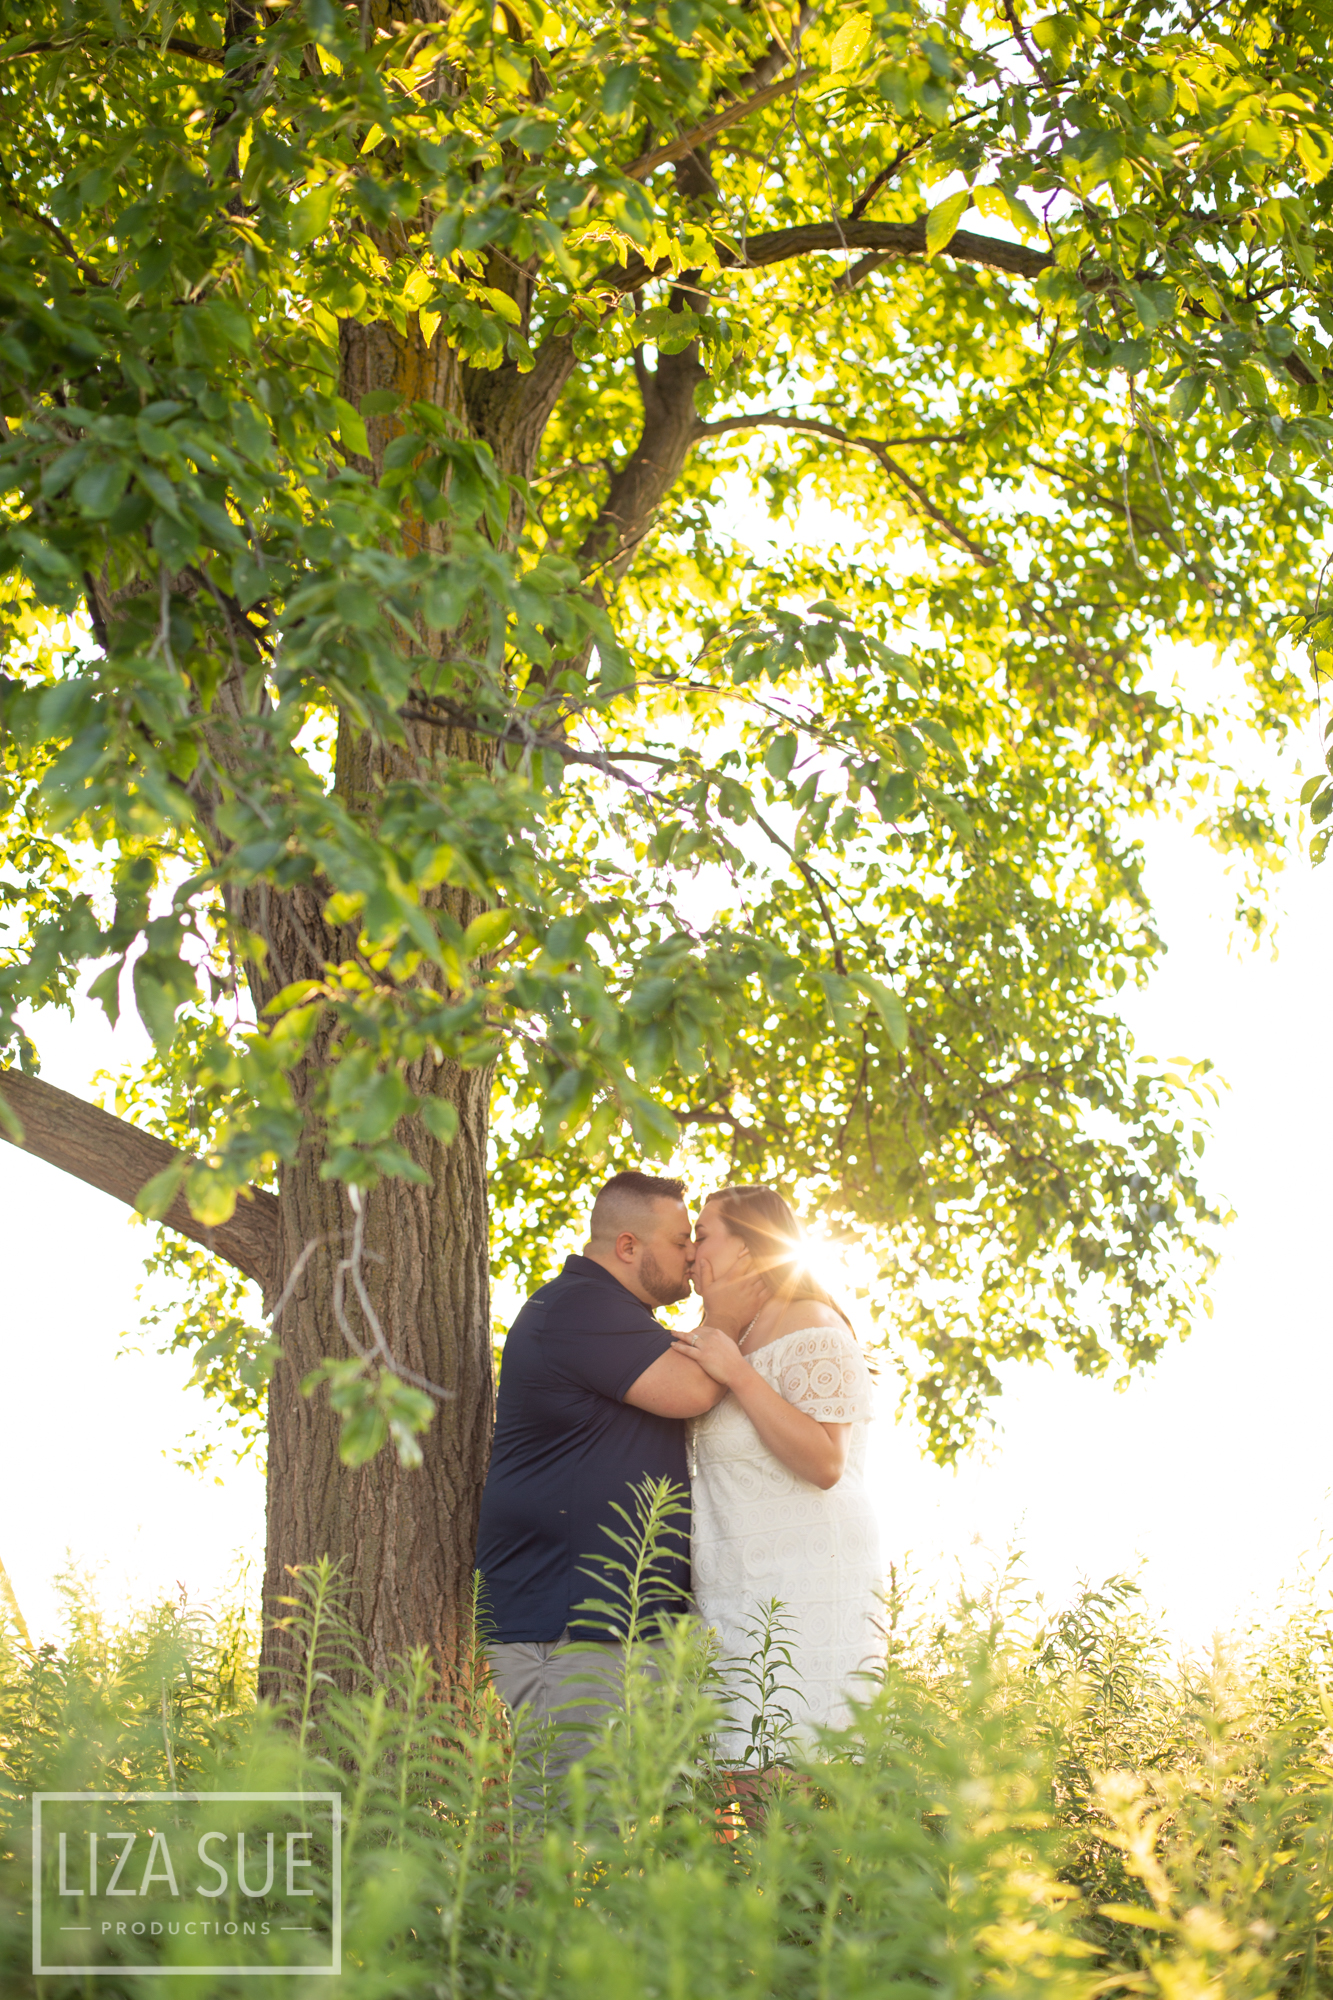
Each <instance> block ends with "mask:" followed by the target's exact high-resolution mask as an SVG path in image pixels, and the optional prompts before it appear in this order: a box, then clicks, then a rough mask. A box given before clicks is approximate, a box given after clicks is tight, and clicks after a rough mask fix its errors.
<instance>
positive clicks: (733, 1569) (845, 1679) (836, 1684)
mask: <svg viewBox="0 0 1333 2000" xmlns="http://www.w3.org/2000/svg"><path fill="white" fill-rule="evenodd" d="M749 1359H750V1362H751V1364H752V1366H753V1367H754V1368H755V1370H756V1371H757V1372H758V1373H759V1374H760V1375H762V1376H763V1378H764V1380H765V1381H767V1382H769V1383H771V1385H772V1386H773V1388H775V1389H776V1390H777V1391H778V1394H779V1395H780V1396H782V1397H783V1398H784V1400H785V1401H787V1402H789V1403H791V1404H793V1405H794V1406H795V1407H796V1408H797V1409H799V1410H802V1411H804V1412H805V1414H806V1415H807V1416H811V1417H813V1418H814V1419H815V1420H816V1422H818V1423H825V1424H850V1425H851V1426H852V1434H851V1439H850V1446H849V1450H848V1454H847V1469H846V1471H845V1472H844V1473H843V1476H842V1478H841V1479H840V1480H839V1481H838V1483H837V1485H836V1486H834V1487H831V1488H830V1489H829V1490H828V1491H825V1490H824V1489H823V1488H821V1487H818V1486H813V1485H811V1483H810V1482H809V1481H808V1480H805V1479H801V1478H799V1477H798V1475H797V1474H796V1473H794V1472H789V1471H788V1469H787V1467H786V1466H785V1465H783V1463H782V1461H781V1459H779V1458H776V1457H775V1456H774V1455H773V1453H772V1452H771V1451H769V1449H768V1447H767V1445H765V1444H764V1443H763V1442H762V1440H761V1439H760V1437H759V1434H758V1432H757V1431H756V1430H755V1428H754V1425H753V1424H752V1423H751V1422H750V1419H749V1418H748V1417H747V1416H746V1414H745V1412H744V1410H742V1408H741V1407H740V1405H739V1403H737V1401H736V1400H735V1398H734V1397H733V1396H724V1397H723V1399H722V1401H721V1402H720V1403H719V1404H718V1405H717V1407H716V1408H715V1409H712V1410H710V1411H709V1412H708V1414H707V1415H706V1416H703V1417H699V1418H696V1419H695V1420H694V1422H693V1423H691V1425H690V1435H689V1449H690V1480H691V1486H692V1489H693V1496H694V1535H693V1545H692V1560H693V1569H694V1592H695V1598H696V1600H697V1602H698V1606H699V1613H700V1616H701V1617H702V1619H703V1620H704V1623H705V1624H707V1625H711V1626H712V1627H713V1628H714V1630H715V1631H716V1632H717V1635H718V1637H719V1639H720V1641H721V1643H722V1647H723V1650H724V1652H725V1653H726V1654H727V1655H728V1656H729V1658H730V1659H732V1660H738V1661H739V1662H740V1663H741V1664H742V1665H744V1664H745V1663H746V1662H747V1661H748V1660H749V1658H750V1656H751V1654H752V1653H753V1652H754V1650H755V1638H754V1628H755V1626H756V1625H757V1624H758V1622H759V1620H760V1618H761V1617H762V1615H763V1613H764V1611H765V1610H766V1608H767V1606H768V1604H769V1603H770V1601H771V1600H772V1599H773V1598H777V1599H779V1600H780V1602H781V1605H782V1615H783V1617H784V1618H785V1620H786V1621H787V1629H786V1630H785V1631H784V1632H781V1633H780V1635H779V1637H780V1640H781V1643H783V1644H784V1645H786V1647H787V1648H788V1650H789V1652H790V1655H791V1660H792V1666H793V1669H794V1671H793V1673H792V1674H791V1675H790V1676H784V1678H789V1679H790V1680H791V1681H792V1682H793V1683H794V1686H793V1687H792V1688H791V1689H790V1690H787V1691H784V1692H783V1693H782V1694H781V1695H780V1696H779V1700H780V1701H781V1703H782V1705H783V1706H785V1707H787V1708H788V1709H790V1711H791V1714H792V1717H793V1720H794V1722H795V1724H796V1726H797V1733H798V1735H799V1736H800V1737H802V1738H803V1739H804V1740H806V1741H808V1740H809V1739H810V1736H811V1734H812V1727H813V1726H814V1725H818V1724H824V1725H827V1726H829V1727H833V1728H836V1727H839V1726H840V1725H841V1724H843V1723H845V1722H846V1721H847V1719H848V1709H847V1700H846V1697H847V1693H848V1690H849V1686H850V1690H851V1692H852V1693H856V1692H857V1685H856V1680H855V1676H856V1675H857V1673H858V1672H859V1671H861V1670H863V1669H865V1668H867V1667H872V1666H873V1665H874V1663H875V1660H876V1659H877V1658H878V1656H879V1655H880V1653H881V1652H882V1650H883V1647H882V1641H881V1639H880V1634H879V1629H878V1624H877V1612H878V1598H877V1592H878V1589H879V1586H880V1580H881V1579H880V1560H879V1536H878V1530H877V1524H876V1521H875V1516H874V1513H873V1511H872V1509H871V1506H870V1499H869V1495H868V1494H867V1493H866V1490H865V1457H866V1426H867V1424H868V1422H869V1421H870V1418H871V1415H872V1409H873V1398H872V1385H871V1380H870V1371H869V1369H868V1368H867V1367H866V1363H865V1358H864V1356H863V1355H862V1353H861V1350H860V1348H859V1347H858V1346H857V1344H856V1342H855V1340H854V1339H853V1338H852V1336H851V1334H850V1333H848V1332H846V1331H844V1330H843V1329H842V1328H840V1327H829V1326H814V1327H805V1328H802V1329H799V1330H797V1331H796V1332H793V1333H789V1334H785V1335H783V1337H782V1338H781V1339H780V1340H775V1341H771V1342H770V1343H769V1344H768V1345H767V1346H766V1347H761V1348H759V1349H758V1350H757V1351H756V1352H755V1353H754V1354H752V1355H751V1356H750V1357H749ZM743 1707H744V1704H743V1703H742V1704H740V1706H739V1708H738V1715H740V1711H741V1709H743ZM740 1719H741V1720H742V1721H744V1722H746V1723H748V1716H743V1715H741V1717H740ZM745 1740H746V1732H745V1730H742V1731H741V1732H739V1733H738V1734H732V1735H731V1736H730V1737H727V1736H724V1741H723V1748H724V1751H726V1752H729V1753H733V1754H734V1753H738V1752H739V1750H740V1749H741V1748H742V1747H743V1744H744V1742H745Z"/></svg>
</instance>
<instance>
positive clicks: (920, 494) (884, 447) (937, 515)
mask: <svg viewBox="0 0 1333 2000" xmlns="http://www.w3.org/2000/svg"><path fill="white" fill-rule="evenodd" d="M747 424H765V425H771V426H774V427H776V428H778V429H781V430H789V431H798V432H805V433H807V434H808V435H810V436H812V437H823V438H832V440H833V441H834V443H835V444H847V445H854V446H856V447H857V449H858V450H860V451H868V452H869V453H870V454H871V456H872V457H873V458H876V459H878V461H879V463H880V465H881V466H882V467H883V469H884V471H885V472H887V473H888V474H889V477H890V478H891V479H896V480H897V481H898V483H899V485H901V486H905V487H906V488H907V491H908V492H909V493H910V494H911V495H912V498H913V499H914V500H915V501H916V503H917V506H918V507H919V508H920V509H921V512H922V513H923V514H926V515H928V516H929V517H930V519H931V520H932V521H933V522H934V523H935V525H936V527H937V528H940V529H941V530H942V531H943V532H944V533H945V534H946V535H947V536H948V537H949V539H950V541H951V542H954V543H955V544H956V545H957V546H958V547H959V548H960V549H966V551H967V553H968V554H969V555H970V556H975V557H976V560H977V561H978V562H983V563H986V564H987V565H990V564H992V563H994V562H995V560H996V558H995V557H994V556H993V555H991V553H990V551H989V550H988V549H984V548H983V547H982V546H981V544H980V542H974V541H973V539H972V537H971V536H970V535H969V534H968V533H967V531H966V530H965V529H963V528H960V527H959V526H958V525H957V523H956V522H954V521H951V520H950V519H949V516H948V515H947V514H946V513H944V512H943V510H942V509H941V508H939V507H937V506H936V505H935V502H934V501H933V500H932V499H931V497H930V495H929V494H928V493H927V492H926V489H925V488H924V486H922V485H921V484H920V482H919V481H918V480H915V479H913V477H912V475H911V473H910V472H907V471H905V470H904V469H903V467H902V466H901V465H899V463H898V461H897V459H896V458H891V457H890V456H889V449H888V448H889V445H890V444H898V443H902V444H910V443H914V442H916V440H914V439H910V438H902V439H897V438H869V437H856V436H854V435H853V433H852V432H851V431H843V430H839V429H838V427H837V425H836V424H826V423H822V422H820V421H819V420H818V419H817V418H815V417H787V416H782V415H780V414H779V413H778V412H777V411H764V412H762V413H761V414H760V415H759V416H757V417H724V418H722V419H720V421H719V423H718V425H717V427H716V430H717V431H720V430H743V429H744V428H745V426H746V425H747ZM711 428H712V427H711V426H709V425H703V426H701V434H702V435H705V436H707V435H708V434H709V431H710V429H711ZM714 435H716V431H714Z"/></svg>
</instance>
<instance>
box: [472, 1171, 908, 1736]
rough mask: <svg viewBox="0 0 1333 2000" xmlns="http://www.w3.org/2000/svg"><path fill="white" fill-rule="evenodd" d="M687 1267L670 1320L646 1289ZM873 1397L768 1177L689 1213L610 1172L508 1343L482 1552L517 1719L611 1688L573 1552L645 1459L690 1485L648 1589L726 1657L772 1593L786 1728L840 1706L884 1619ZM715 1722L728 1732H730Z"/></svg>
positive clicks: (647, 1179)
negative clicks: (683, 1523)
mask: <svg viewBox="0 0 1333 2000" xmlns="http://www.w3.org/2000/svg"><path fill="white" fill-rule="evenodd" d="M691 1289H693V1290H694V1291H695V1292H697V1293H698V1295H699V1297H700V1299H701V1300H702V1302H703V1316H702V1318H701V1320H700V1321H699V1323H698V1325H697V1326H695V1327H693V1328H691V1329H690V1330H689V1331H688V1332H684V1333H672V1332H670V1331H669V1330H668V1329H667V1328H666V1327H664V1326H663V1325H662V1324H661V1322H660V1321H659V1320H658V1319H657V1318H656V1316H655V1308H657V1307H660V1306H667V1305H674V1304H676V1303H677V1302H678V1301H680V1300H682V1299H687V1298H688V1297H689V1296H690V1292H691ZM870 1416H871V1381H870V1372H869V1369H868V1368H867V1366H866V1362H865V1358H864V1356H863V1355H862V1353H861V1350H860V1348H859V1346H858V1345H857V1342H856V1338H855V1335H854V1334H853V1332H852V1329H851V1325H850V1323H849V1321H848V1319H847V1316H846V1314H845V1313H844V1312H843V1310H842V1308H841V1307H840V1306H839V1305H838V1304H837V1303H836V1302H835V1300H834V1299H833V1298H832V1297H831V1296H830V1294H829V1293H828V1291H827V1290H826V1289H825V1288H824V1286H823V1285H822V1284H820V1283H819V1281H818V1280H817V1279H816V1278H815V1277H814V1275H813V1273H812V1272H811V1270H810V1268H809V1262H808V1253H807V1250H806V1247H805V1243H804V1239H803V1237H802V1234H801V1230H800V1226H799V1224H798V1223H797V1221H796V1218H795V1216H794V1215H793V1214H792V1211H791V1209H790V1208H789V1207H788V1205H787V1203H786V1202H785V1201H784V1200H783V1198H782V1196H781V1195H780V1194H778V1193H777V1191H776V1190H775V1189H773V1188H769V1187H725V1188H721V1189H719V1190H718V1191H717V1192H716V1193H715V1194H711V1195H709V1196H708V1198H707V1199H706V1201H705V1202H704V1204H703V1206H702V1208H701V1210H700V1212H699V1217H698V1220H697V1222H696V1223H695V1225H694V1227H693V1229H691V1224H690V1216H689V1211H688V1209H687V1208H686V1205H685V1199H684V1183H683V1182H681V1181H679V1180H674V1179H667V1178H662V1177H659V1176H656V1175H652V1174H645V1173H638V1172H629V1173H621V1174H616V1175H614V1176H613V1177H612V1179H611V1180H609V1181H608V1182H607V1183H606V1185H605V1187H604V1188H603V1189H602V1190H601V1192H600V1193H599V1194H598V1196H597V1198H596V1200H595V1201H594V1203H593V1208H592V1215H591V1218H590V1221H589V1228H588V1241H587V1243H586V1244H585V1245H584V1249H583V1254H582V1255H581V1256H577V1257H569V1258H567V1259H566V1260H565V1266H564V1269H563V1270H562V1271H561V1272H560V1274H559V1276H558V1277H556V1278H553V1279H552V1280H551V1281H550V1282H549V1283H548V1284H545V1285H543V1286H541V1287H540V1289H539V1290H538V1291H536V1292H534V1293H533V1295H532V1297H531V1298H530V1299H529V1300H528V1301H527V1303H526V1305H525V1306H524V1307H523V1309H522V1311H521V1312H520V1313H519V1315H518V1317H517V1319H516V1320H515V1321H514V1324H513V1327H512V1328H511V1330H510V1333H509V1336H508V1339H507V1340H506V1342H505V1347H504V1355H503V1361H502V1366H501V1371H500V1389H499V1398H498V1405H497V1412H496V1425H495V1441H494V1446H493V1449H492V1454H491V1466H490V1473H489V1476H488V1478H487V1481H486V1489H485V1493H484V1495H483V1498H482V1508H481V1532H480V1538H479V1543H478V1549H477V1568H478V1570H479V1571H480V1574H481V1579H482V1601H483V1606H484V1618H485V1635H486V1639H487V1646H486V1652H487V1658H488V1660H489V1662H490V1669H491V1675H492V1679H493V1681H494V1683H495V1686H496V1688H497V1690H498V1692H499V1694H500V1697H501V1699H502V1700H503V1701H504V1703H505V1705H506V1707H507V1708H508V1709H509V1711H510V1713H511V1716H513V1717H514V1719H515V1722H516V1724H517V1723H519V1722H522V1723H523V1724H524V1725H527V1726H531V1725H542V1724H545V1723H548V1722H552V1723H556V1724H560V1725H563V1727H564V1729H565V1730H566V1731H567V1732H569V1734H568V1735H567V1738H566V1741H567V1743H570V1742H574V1741H575V1740H576V1739H581V1740H584V1741H586V1733H587V1732H588V1731H589V1730H591V1729H594V1728H595V1727H596V1726H597V1724H598V1722H599V1721H600V1720H601V1719H602V1718H603V1717H604V1716H605V1715H606V1714H607V1713H608V1711H609V1710H610V1709H611V1708H612V1707H613V1706H615V1705H616V1704H617V1702H618V1699H619V1694H618V1690H619V1674H618V1667H619V1663H620V1657H621V1648H620V1645H619V1642H618V1641H617V1640H616V1639H615V1638H614V1637H612V1636H610V1635H609V1634H608V1630H607V1626H606V1623H605V1621H604V1620H601V1621H599V1620H598V1618H597V1617H596V1616H595V1615H593V1614H591V1613H590V1612H588V1611H586V1610H585V1611H583V1612H582V1613H580V1609H579V1607H580V1606H581V1605H583V1604H584V1603H585V1601H586V1600H587V1599H588V1597H589V1596H590V1595H594V1594H596V1590H597V1585H596V1583H595V1581H594V1578H593V1576H592V1575H590V1573H589V1570H588V1568H587V1565H588V1563H589V1561H590V1559H591V1560H594V1561H595V1560H596V1558H597V1556H598V1554H599V1552H600V1553H601V1554H603V1555H607V1554H609V1553H612V1552H613V1551H612V1547H611V1544H609V1543H608V1541H607V1539H606V1536H607V1533H608V1532H610V1533H612V1534H614V1533H616V1532H618V1531H622V1530H623V1526H624V1523H623V1521H622V1519H621V1517H620V1516H619V1515H618V1514H617V1512H616V1509H617V1506H619V1507H621V1508H624V1509H625V1510H626V1512H627V1513H629V1514H630V1515H631V1518H633V1517H634V1513H635V1506H636V1496H635V1493H634V1490H633V1489H635V1488H636V1487H642V1485H643V1482H644V1481H645V1480H662V1479H666V1480H670V1481H671V1482H672V1483H673V1484H674V1485H675V1486H677V1487H678V1488H679V1489H680V1490H681V1493H682V1495H683V1496H685V1497H687V1498H688V1499H689V1501H690V1503H691V1515H692V1518H691V1524H690V1535H689V1548H690V1554H689V1559H688V1561H687V1559H686V1557H685V1554H684V1552H683V1548H682V1549H681V1550H680V1552H679V1553H671V1552H665V1553H664V1554H663V1555H662V1557H661V1558H660V1560H659V1561H658V1563H657V1565H656V1567H655V1571H654V1577H653V1585H654V1588H653V1603H654V1607H655V1608H656V1609H657V1610H659V1611H662V1612H665V1613H667V1614H668V1615H670V1614H680V1613H685V1612H691V1611H693V1612H695V1613H697V1615H698V1616H699V1618H700V1619H701V1620H702V1621H703V1623H704V1624H705V1625H707V1626H711V1627H712V1628H713V1631H714V1632H715V1633H716V1635H717V1639H718V1641H719V1643H720V1647H721V1650H722V1653H723V1655H724V1656H725V1657H726V1658H728V1659H730V1660H739V1661H740V1662H741V1663H742V1664H744V1663H745V1662H747V1661H748V1660H749V1658H750V1655H751V1654H752V1652H753V1651H754V1648H755V1637H754V1632H755V1629H756V1628H757V1627H759V1626H761V1625H762V1622H763V1620H764V1617H765V1614H766V1613H767V1611H768V1607H769V1605H770V1603H771V1602H772V1600H773V1599H775V1598H776V1599H778V1600H779V1601H780V1604H781V1607H782V1617H783V1619H784V1621H785V1624H784V1627H783V1628H782V1630H781V1633H780V1640H781V1643H782V1645H783V1646H785V1648H786V1649H787V1652H788V1654H789V1657H790V1660H791V1665H792V1669H793V1679H794V1683H795V1685H794V1688H793V1689H792V1690H791V1692H790V1694H789V1695H787V1699H786V1701H785V1703H784V1705H787V1706H789V1708H790V1713H791V1716H792V1721H793V1724H794V1726H795V1729H796V1732H797V1734H798V1736H799V1737H800V1738H802V1739H803V1740H804V1741H806V1742H809V1741H810V1739H811V1737H812V1734H813V1730H814V1729H815V1728H816V1727H818V1726H821V1725H823V1726H829V1727H834V1728H836V1727H839V1726H840V1725H842V1724H843V1723H845V1722H846V1721H847V1719H848V1709H847V1693H848V1684H849V1682H850V1681H851V1680H852V1679H853V1677H854V1676H855V1675H856V1673H857V1672H858V1670H860V1669H862V1668H864V1667H865V1666H866V1665H868V1664H870V1662H871V1660H872V1659H873V1656H874V1655H875V1652H876V1650H877V1642H878V1630H877V1626H876V1612H877V1609H878V1604H877V1591H878V1589H879V1585H880V1566H879V1547H878V1534H877V1529H876V1523H875V1517H874V1514H873V1512H872V1510H871V1506H870V1501H869V1498H868V1496H867V1493H866V1490H865V1484H864V1477H863V1474H864V1465H865V1444H866V1426H867V1424H868V1422H869V1420H870ZM681 1539H682V1541H683V1537H682V1538H681ZM785 1692H786V1691H784V1693H785ZM721 1740H722V1747H723V1749H724V1752H730V1751H735V1752H738V1751H739V1748H740V1747H741V1746H742V1745H743V1744H744V1742H745V1741H747V1740H748V1732H744V1731H739V1732H738V1731H736V1730H734V1729H733V1730H731V1731H730V1732H728V1731H724V1732H723V1733H722V1739H721ZM563 1761H566V1762H567V1761H569V1760H568V1758H565V1759H564V1760H563Z"/></svg>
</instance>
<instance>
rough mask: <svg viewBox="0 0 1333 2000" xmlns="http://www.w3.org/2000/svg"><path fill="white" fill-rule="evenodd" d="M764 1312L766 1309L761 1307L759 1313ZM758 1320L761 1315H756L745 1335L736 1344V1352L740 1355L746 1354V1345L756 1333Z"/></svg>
mask: <svg viewBox="0 0 1333 2000" xmlns="http://www.w3.org/2000/svg"><path fill="white" fill-rule="evenodd" d="M763 1310H764V1308H763V1307H762V1306H760V1308H759V1312H762V1311H763ZM758 1319H759V1313H756V1314H755V1316H754V1319H752V1320H751V1321H750V1324H749V1325H748V1326H747V1327H746V1329H745V1331H744V1333H743V1334H742V1335H741V1337H740V1339H739V1340H738V1341H737V1342H736V1350H737V1352H738V1353H740V1354H744V1352H745V1343H746V1341H747V1340H748V1339H749V1338H750V1335H751V1334H752V1333H753V1332H754V1329H755V1325H756V1323H757V1321H758Z"/></svg>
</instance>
